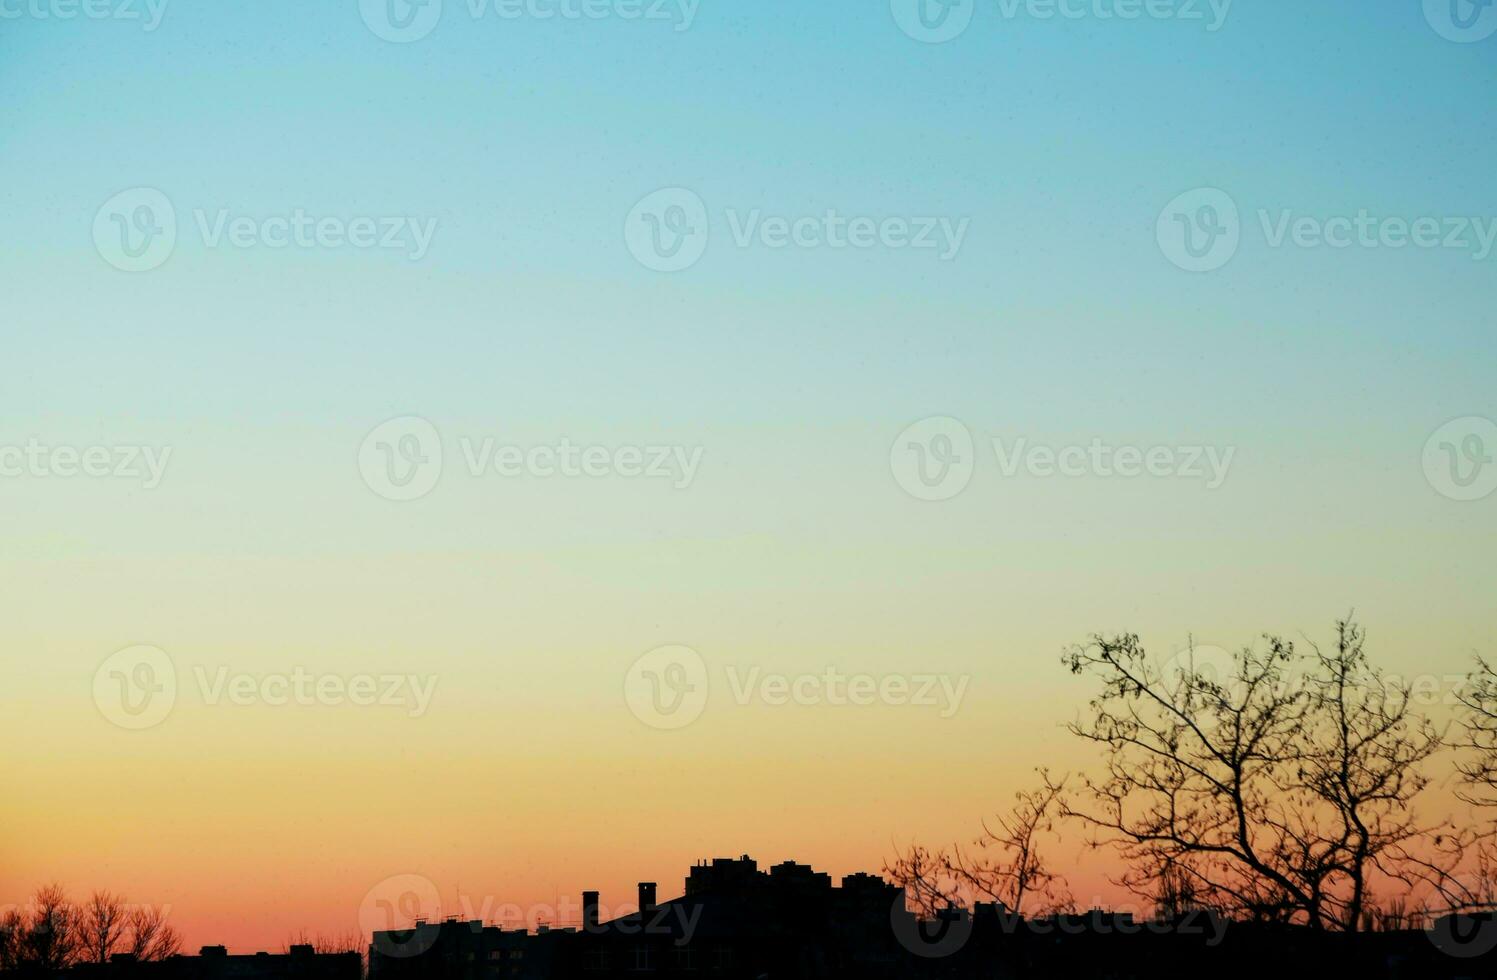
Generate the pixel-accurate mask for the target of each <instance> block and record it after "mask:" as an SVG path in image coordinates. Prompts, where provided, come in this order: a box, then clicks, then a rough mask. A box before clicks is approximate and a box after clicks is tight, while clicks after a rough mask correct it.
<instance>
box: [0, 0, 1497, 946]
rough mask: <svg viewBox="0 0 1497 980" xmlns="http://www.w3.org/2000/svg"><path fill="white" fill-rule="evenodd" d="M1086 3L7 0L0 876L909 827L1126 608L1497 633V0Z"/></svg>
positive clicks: (1003, 751) (80, 887) (205, 869)
mask: <svg viewBox="0 0 1497 980" xmlns="http://www.w3.org/2000/svg"><path fill="white" fill-rule="evenodd" d="M1456 4H1457V8H1458V9H1457V10H1456V11H1455V12H1456V13H1458V14H1469V13H1472V9H1468V8H1466V7H1465V6H1462V5H1463V4H1464V0H1456ZM1052 9H1055V10H1059V9H1061V8H1054V7H1052V6H1047V5H1046V4H1045V3H1044V2H1043V0H1037V2H1034V3H1028V4H1025V3H1015V2H1014V0H962V2H958V3H957V4H956V5H955V6H953V7H951V8H950V9H944V10H943V8H941V7H939V6H937V5H936V0H930V5H929V6H927V7H926V8H924V10H923V11H922V10H921V9H919V8H918V7H917V6H916V5H915V3H914V2H913V0H910V2H906V0H892V2H887V0H886V2H874V3H870V4H853V3H848V2H842V0H833V2H829V3H815V4H809V3H791V2H787V0H759V2H756V3H742V2H737V3H730V2H723V0H701V2H700V3H699V4H695V3H685V2H681V3H677V2H676V0H670V2H665V3H657V2H656V0H647V2H646V3H645V4H644V5H643V6H641V5H640V4H638V3H635V4H632V5H631V3H630V2H629V0H593V2H591V3H590V4H587V5H584V4H583V3H582V0H526V2H524V3H515V2H513V0H505V2H504V3H503V4H500V3H497V2H492V0H491V2H490V3H489V4H482V3H481V2H480V0H471V2H470V0H445V3H443V4H437V5H435V6H433V5H431V4H428V5H427V6H425V7H418V8H410V7H407V6H406V5H405V4H404V3H403V2H402V0H394V5H393V6H390V7H385V6H383V5H381V4H380V3H377V2H374V0H368V2H365V3H362V4H361V3H357V2H352V0H337V2H332V3H321V4H306V3H290V2H285V0H260V2H256V3H245V4H208V3H189V2H187V0H168V2H167V3H166V4H164V5H163V4H162V3H161V0H156V5H155V6H148V5H147V4H146V2H145V0H92V2H91V3H89V4H87V5H82V6H73V5H70V3H69V0H0V84H3V85H4V88H5V92H6V98H5V99H4V100H0V178H3V179H0V207H3V216H4V226H5V229H6V234H5V235H3V236H0V259H3V261H0V339H3V348H0V350H3V354H4V356H3V362H0V363H3V372H4V373H3V377H4V383H3V385H0V514H3V515H4V518H3V520H0V622H3V623H4V631H3V636H4V643H3V646H0V650H3V653H0V663H3V664H4V668H5V669H4V684H3V685H0V744H4V745H6V746H7V747H8V749H7V751H6V752H5V753H4V755H3V761H0V768H3V771H4V772H5V774H6V777H7V779H8V781H9V783H10V785H11V787H12V791H11V792H8V793H6V794H5V795H4V798H3V801H0V904H5V903H16V902H21V901H23V900H24V898H25V896H26V895H27V894H28V893H29V891H30V890H31V889H32V888H33V887H35V886H36V885H38V884H42V883H44V882H47V881H52V880H57V881H60V882H62V883H64V884H65V885H67V886H68V887H69V888H70V889H71V890H72V891H73V892H74V894H78V895H81V894H86V893H87V891H88V890H90V889H92V888H95V887H107V888H111V889H114V890H116V891H119V892H124V893H126V894H128V895H129V896H130V897H131V898H132V899H133V900H136V901H140V902H150V903H153V904H159V905H164V906H168V907H169V908H170V916H169V917H170V920H171V921H172V922H173V923H175V924H176V925H177V926H178V928H179V929H180V930H181V931H182V932H183V934H184V936H185V937H186V941H187V945H188V946H189V948H193V949H195V948H196V946H197V945H200V944H204V943H211V942H225V943H227V944H229V945H230V946H231V947H232V948H234V949H242V950H251V951H252V950H255V949H278V948H280V946H281V944H282V943H284V942H285V941H286V939H287V938H288V937H289V936H291V935H293V934H295V933H297V932H300V931H302V930H305V931H307V932H314V933H315V932H321V933H338V932H345V931H356V930H360V929H363V930H364V931H367V926H368V925H369V922H370V919H369V916H370V914H371V912H370V910H371V909H379V908H383V907H384V906H383V905H381V904H380V902H381V901H382V900H383V899H386V898H389V897H390V896H391V895H405V894H407V893H410V892H411V891H412V886H411V882H413V881H414V882H417V883H418V884H417V886H415V887H414V892H415V893H417V894H423V895H427V896H435V898H434V899H432V900H431V901H429V902H428V903H427V904H428V905H433V906H435V905H439V906H440V909H441V911H442V912H443V913H452V914H463V915H464V916H465V917H478V914H479V913H480V912H481V911H482V909H483V908H484V906H485V904H486V903H487V904H488V905H489V906H490V907H493V906H497V905H502V904H513V905H515V906H517V907H518V908H520V909H522V910H525V914H526V915H528V916H529V917H530V918H532V919H535V918H542V917H546V916H547V915H549V914H550V912H549V911H548V910H551V909H555V908H557V907H558V906H560V905H562V903H563V902H564V901H565V900H566V899H567V898H568V897H570V899H571V901H572V902H573V904H574V905H575V902H576V900H577V899H576V896H578V895H580V892H581V891H582V890H583V889H586V888H597V889H600V890H602V891H603V904H604V906H605V908H606V907H609V906H614V907H617V906H621V905H624V904H626V903H627V902H628V901H630V900H631V899H632V898H633V894H634V884H635V882H636V881H639V880H642V879H644V880H658V881H660V882H661V883H662V884H661V891H662V895H663V897H664V896H665V895H671V894H676V893H677V892H678V891H679V880H680V879H681V878H682V877H684V875H685V873H686V870H687V868H688V867H689V866H690V865H691V863H692V862H693V861H695V860H698V859H700V858H706V857H711V856H719V855H728V854H738V853H744V852H747V853H751V854H753V855H755V856H756V857H758V858H759V859H760V861H761V863H763V864H768V863H773V862H778V861H781V860H785V859H797V860H800V861H803V862H809V863H812V864H815V865H816V866H817V867H819V868H821V869H824V870H828V871H831V872H832V873H834V874H837V875H841V874H846V873H850V872H853V871H857V870H865V869H866V870H872V871H876V870H878V868H879V867H880V866H881V864H882V863H883V861H884V860H885V859H886V858H888V857H889V856H890V855H891V854H892V853H893V850H894V848H895V847H896V846H898V845H900V844H901V843H906V842H908V841H910V840H917V839H918V840H924V841H932V842H943V841H949V840H953V839H962V838H965V837H967V836H968V835H970V834H972V833H974V832H975V831H976V830H977V829H978V821H979V819H980V818H981V816H982V815H983V814H984V813H987V812H991V811H993V810H996V809H998V808H1001V807H1002V806H1003V805H1004V804H1005V803H1006V802H1007V801H1008V800H1009V799H1010V798H1011V796H1012V794H1013V792H1014V791H1015V790H1017V789H1019V788H1021V787H1023V786H1025V785H1026V784H1027V783H1028V781H1029V780H1030V778H1031V771H1032V770H1033V768H1034V767H1035V766H1038V765H1050V766H1053V767H1055V768H1057V769H1066V768H1074V767H1080V766H1084V765H1085V764H1087V761H1088V758H1089V757H1088V756H1087V755H1086V754H1085V753H1084V752H1083V751H1082V750H1081V749H1079V748H1078V747H1076V746H1074V745H1071V744H1069V743H1068V741H1067V736H1066V735H1065V733H1064V731H1063V728H1062V726H1063V725H1064V723H1065V722H1066V721H1068V720H1070V719H1071V718H1072V717H1074V715H1075V713H1076V712H1077V711H1078V710H1079V709H1080V708H1081V707H1082V706H1083V705H1084V703H1085V700H1086V698H1087V696H1088V695H1089V694H1090V690H1089V688H1087V686H1086V684H1085V682H1084V681H1081V680H1078V679H1076V678H1072V677H1070V676H1069V675H1068V674H1067V672H1066V671H1065V670H1063V669H1062V668H1061V665H1060V654H1061V653H1062V652H1063V650H1064V649H1065V648H1066V647H1067V646H1068V645H1069V644H1072V643H1076V642H1079V641H1082V640H1084V639H1085V638H1086V637H1087V636H1089V635H1090V634H1092V633H1095V632H1116V631H1123V630H1128V631H1135V632H1139V633H1141V634H1142V635H1143V636H1144V638H1145V640H1146V641H1148V642H1149V643H1150V644H1151V649H1153V650H1155V651H1157V653H1158V654H1159V656H1161V657H1162V658H1168V657H1169V656H1171V655H1172V654H1173V653H1174V652H1175V651H1178V650H1179V649H1180V648H1181V647H1182V646H1183V645H1184V644H1185V643H1186V642H1187V641H1188V639H1189V638H1190V637H1192V636H1193V637H1195V638H1196V640H1197V641H1199V642H1201V643H1203V644H1207V645H1212V646H1219V647H1223V648H1234V647H1237V646H1239V645H1241V644H1243V643H1248V642H1251V641H1253V639H1254V638H1255V637H1257V636H1259V635H1260V634H1262V633H1264V632H1266V631H1267V632H1276V633H1283V634H1286V635H1290V636H1294V637H1301V636H1307V637H1310V638H1316V639H1321V640H1325V639H1329V638H1330V637H1331V636H1332V629H1333V625H1334V622H1335V620H1336V618H1337V617H1340V616H1343V615H1346V614H1347V613H1348V612H1349V611H1351V610H1355V611H1356V613H1357V615H1358V617H1359V618H1360V619H1361V621H1362V622H1363V623H1364V624H1365V625H1366V626H1367V628H1368V629H1369V632H1370V642H1369V650H1370V652H1372V654H1373V655H1374V656H1375V657H1376V658H1378V660H1379V661H1380V662H1381V663H1383V664H1384V665H1385V666H1386V667H1387V668H1388V669H1390V670H1392V671H1395V672H1397V673H1399V674H1400V675H1406V676H1410V677H1413V676H1421V677H1426V678H1434V679H1436V681H1437V682H1439V683H1444V679H1445V678H1448V677H1450V676H1454V675H1457V674H1459V673H1460V672H1461V671H1463V670H1464V669H1465V668H1466V666H1467V665H1468V664H1469V661H1470V658H1471V656H1472V655H1473V654H1474V653H1486V654H1488V655H1492V654H1497V625H1494V620H1493V616H1492V607H1491V582H1492V573H1493V571H1494V568H1493V562H1492V555H1493V554H1494V545H1497V519H1494V518H1497V494H1494V493H1493V491H1494V489H1497V464H1493V463H1492V462H1490V457H1491V456H1492V455H1493V454H1494V452H1497V426H1494V423H1493V422H1492V420H1493V419H1494V418H1497V389H1494V387H1493V383H1492V382H1493V376H1494V375H1493V371H1494V367H1497V340H1494V331H1493V314H1492V311H1493V309H1494V300H1497V276H1494V275H1493V269H1494V267H1497V256H1494V255H1492V254H1491V253H1492V251H1493V250H1494V249H1493V248H1492V244H1493V236H1497V183H1494V182H1493V181H1492V179H1491V161H1492V159H1493V158H1494V152H1497V101H1494V100H1493V99H1492V98H1491V97H1490V95H1491V91H1492V87H1493V86H1494V85H1497V8H1485V10H1484V12H1483V11H1480V10H1477V11H1475V15H1476V16H1477V20H1476V22H1475V24H1474V26H1470V27H1460V26H1458V22H1457V21H1456V20H1453V19H1452V16H1451V15H1452V10H1450V9H1445V8H1444V6H1443V4H1442V3H1441V2H1440V0H1429V2H1428V3H1424V4H1421V3H1420V2H1419V0H1398V2H1391V3H1377V4H1360V5H1357V6H1356V9H1355V10H1354V11H1352V10H1350V9H1347V8H1343V7H1339V6H1336V5H1325V4H1302V3H1291V2H1287V0H1261V2H1257V3H1247V2H1237V3H1233V4H1230V5H1225V6H1223V5H1222V4H1220V3H1218V4H1217V5H1216V6H1215V7H1213V6H1212V5H1210V4H1208V3H1205V2H1195V3H1188V4H1187V2H1186V0H1178V2H1166V0H1155V2H1154V3H1152V4H1151V5H1149V6H1148V7H1147V9H1146V10H1143V5H1142V4H1139V5H1136V6H1130V5H1129V3H1128V2H1127V0H1085V2H1081V0H1070V2H1069V3H1067V4H1066V5H1065V6H1064V8H1063V9H1064V10H1065V11H1066V12H1068V15H1062V14H1060V13H1056V14H1055V15H1054V16H1046V15H1047V13H1048V12H1050V11H1051V10H1052ZM1138 10H1143V13H1141V14H1139V16H1137V17H1135V18H1131V19H1127V18H1124V17H1121V16H1118V15H1119V14H1120V13H1121V12H1127V11H1138ZM85 12H88V13H89V14H91V15H85ZM589 12H590V13H589ZM67 14H75V16H71V17H68V16H65V15H67ZM922 14H923V16H922ZM636 15H637V16H636ZM1197 15H1199V16H1197ZM943 17H944V19H942V18H943ZM401 25H405V26H403V27H402V26H401ZM1489 29H1490V30H1489ZM946 35H950V36H949V37H948V36H946ZM1420 222H1425V224H1423V225H1420ZM1430 222H1432V223H1430ZM1416 226H1419V227H1420V229H1421V233H1420V234H1419V236H1418V237H1419V242H1418V243H1416V242H1413V241H1412V240H1411V239H1412V238H1414V229H1415V227H1416ZM1484 236H1485V237H1484ZM1332 242H1336V243H1340V244H1339V247H1338V246H1337V245H1333V244H1331V243H1332ZM1395 243H1401V244H1402V247H1394V246H1395ZM568 447H570V448H568ZM91 450H93V451H94V452H92V454H91V453H90V451H91ZM1151 453H1152V454H1153V455H1149V454H1151ZM1130 454H1132V456H1131V459H1130ZM438 457H440V458H438ZM1145 459H1151V460H1153V462H1152V463H1149V464H1148V465H1147V466H1145V464H1144V463H1143V462H1142V461H1143V460H1145ZM85 461H87V462H88V470H87V471H85V470H84V468H83V467H84V462H85ZM584 464H585V465H584ZM1130 472H1131V473H1132V475H1129V473H1130ZM839 678H840V680H839ZM854 678H857V679H860V680H858V682H857V684H854V683H853V679H854ZM889 678H894V680H893V681H889V680H888V679H889ZM782 683H783V689H781V687H780V686H779V685H781V684H782ZM131 684H138V688H132V687H130V685H131ZM319 685H321V686H320V687H319ZM868 685H873V688H872V689H875V690H876V692H877V693H876V694H874V695H871V696H862V695H860V696H858V697H854V696H853V695H852V693H851V692H852V690H853V688H854V687H856V688H857V689H858V690H860V691H862V692H863V695H867V692H868V690H870V688H869V686H868ZM235 692H237V694H236V693H235ZM309 692H310V693H309ZM141 698H145V701H142V700H141ZM364 702H372V703H364ZM858 702H869V703H858ZM143 703H144V704H146V705H147V707H146V708H145V709H144V713H142V712H141V710H140V707H141V705H142V704H143ZM1076 845H1079V841H1075V840H1070V841H1067V842H1066V843H1065V846H1067V847H1072V846H1076ZM1106 871H1107V868H1106V866H1105V862H1104V859H1102V858H1101V857H1099V856H1096V855H1079V856H1078V857H1077V868H1076V873H1075V881H1074V882H1073V887H1074V890H1075V891H1077V892H1078V894H1080V895H1083V896H1091V895H1093V894H1098V895H1101V894H1105V892H1106V884H1105V877H1106ZM564 918H565V913H558V914H557V916H556V919H557V920H561V919H564Z"/></svg>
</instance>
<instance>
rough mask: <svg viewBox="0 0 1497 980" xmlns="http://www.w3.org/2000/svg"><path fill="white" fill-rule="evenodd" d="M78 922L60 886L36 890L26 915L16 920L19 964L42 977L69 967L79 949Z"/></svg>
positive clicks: (71, 905)
mask: <svg viewBox="0 0 1497 980" xmlns="http://www.w3.org/2000/svg"><path fill="white" fill-rule="evenodd" d="M78 918H79V917H78V911H77V909H76V908H74V907H73V904H72V903H71V902H69V901H68V896H67V892H65V891H64V890H63V888H62V886H61V885H57V884H52V885H46V886H45V887H42V888H38V889H37V890H36V892H35V893H34V894H33V895H32V896H31V907H30V909H29V911H28V912H27V914H26V915H23V916H21V917H20V918H19V919H18V921H19V923H20V932H19V941H18V947H17V948H18V954H17V955H18V959H19V961H20V962H21V963H22V964H24V965H27V966H30V967H34V968H36V969H37V970H39V971H41V972H43V973H56V972H58V971H60V970H63V969H65V968H67V967H69V966H71V965H72V964H73V963H74V962H75V961H76V960H77V958H78V955H79V953H80V952H81V948H82V944H81V941H80V940H81V935H82V933H81V930H80V928H79V922H78Z"/></svg>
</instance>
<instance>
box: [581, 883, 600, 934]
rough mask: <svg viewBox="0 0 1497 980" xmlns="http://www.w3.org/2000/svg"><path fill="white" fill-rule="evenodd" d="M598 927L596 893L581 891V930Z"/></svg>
mask: <svg viewBox="0 0 1497 980" xmlns="http://www.w3.org/2000/svg"><path fill="white" fill-rule="evenodd" d="M596 928H598V893H597V892H583V893H582V930H583V931H584V932H586V931H588V930H590V929H596Z"/></svg>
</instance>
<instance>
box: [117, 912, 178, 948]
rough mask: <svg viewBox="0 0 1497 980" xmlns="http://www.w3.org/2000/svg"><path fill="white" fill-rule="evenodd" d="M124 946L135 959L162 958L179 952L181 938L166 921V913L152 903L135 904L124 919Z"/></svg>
mask: <svg viewBox="0 0 1497 980" xmlns="http://www.w3.org/2000/svg"><path fill="white" fill-rule="evenodd" d="M124 946H125V950H126V952H129V953H132V954H134V956H135V958H136V959H137V960H141V961H151V960H164V959H166V958H167V957H168V956H174V955H176V954H177V953H179V952H181V949H182V939H181V937H180V936H178V935H177V930H176V929H173V928H172V927H171V926H169V925H167V923H166V913H165V912H164V911H162V910H161V909H159V908H157V907H156V906H153V905H137V906H135V907H133V908H131V909H130V912H129V915H128V916H126V919H125V934H124Z"/></svg>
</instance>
